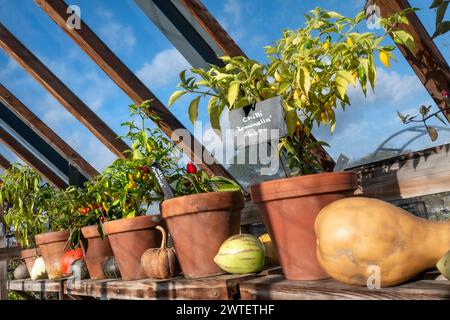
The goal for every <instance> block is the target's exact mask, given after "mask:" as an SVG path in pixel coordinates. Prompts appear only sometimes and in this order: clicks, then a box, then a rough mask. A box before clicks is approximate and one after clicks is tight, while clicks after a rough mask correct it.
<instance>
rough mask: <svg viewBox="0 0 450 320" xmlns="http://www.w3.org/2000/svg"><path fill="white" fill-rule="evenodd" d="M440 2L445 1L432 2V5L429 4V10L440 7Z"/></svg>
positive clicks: (435, 0)
mask: <svg viewBox="0 0 450 320" xmlns="http://www.w3.org/2000/svg"><path fill="white" fill-rule="evenodd" d="M442 1H445V0H433V3H432V4H431V6H430V9H434V8H437V7H439V6H440V5H442Z"/></svg>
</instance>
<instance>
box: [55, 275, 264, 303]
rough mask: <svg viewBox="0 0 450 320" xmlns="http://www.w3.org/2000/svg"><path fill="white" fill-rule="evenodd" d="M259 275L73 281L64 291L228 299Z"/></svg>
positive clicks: (110, 296)
mask: <svg viewBox="0 0 450 320" xmlns="http://www.w3.org/2000/svg"><path fill="white" fill-rule="evenodd" d="M255 277H256V275H255V274H250V275H223V276H217V277H211V278H203V279H195V280H189V279H185V278H182V277H178V278H173V279H169V280H154V279H145V280H134V281H123V280H111V279H109V280H96V281H92V280H83V281H81V282H80V284H79V285H78V286H77V284H76V283H75V282H72V281H71V280H69V281H66V282H65V283H64V293H65V294H68V295H84V296H93V297H96V298H102V299H126V300H128V299H133V300H140V299H165V300H167V299H171V300H172V299H214V300H228V299H237V298H239V283H240V282H242V281H245V280H249V279H253V278H255Z"/></svg>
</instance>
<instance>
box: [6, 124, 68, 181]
mask: <svg viewBox="0 0 450 320" xmlns="http://www.w3.org/2000/svg"><path fill="white" fill-rule="evenodd" d="M0 141H2V142H3V143H4V144H5V145H7V146H8V147H9V148H10V149H11V150H12V151H14V153H15V154H17V155H18V156H19V157H20V158H21V159H22V160H23V161H25V162H26V163H28V164H29V165H30V166H31V167H33V168H34V169H35V170H36V171H37V172H38V173H39V174H40V175H41V176H42V177H44V179H46V180H47V181H48V182H49V183H50V184H52V185H53V186H55V187H58V188H65V187H67V183H66V182H64V181H63V180H62V179H61V178H60V177H59V176H58V175H56V174H55V173H54V172H53V171H52V170H51V169H50V168H49V167H48V166H47V165H46V164H45V163H44V162H42V161H41V160H40V159H39V158H37V157H36V156H35V155H34V154H33V153H31V152H30V151H29V150H28V149H27V148H25V147H24V146H23V145H22V144H20V142H19V141H17V140H16V139H15V138H14V137H13V136H12V135H10V134H9V133H8V132H7V131H6V130H5V129H3V128H2V127H0Z"/></svg>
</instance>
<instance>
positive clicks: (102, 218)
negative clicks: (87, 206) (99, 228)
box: [100, 214, 106, 223]
mask: <svg viewBox="0 0 450 320" xmlns="http://www.w3.org/2000/svg"><path fill="white" fill-rule="evenodd" d="M105 220H106V219H105V216H104V215H103V214H102V216H101V217H100V221H101V222H102V223H104V222H105Z"/></svg>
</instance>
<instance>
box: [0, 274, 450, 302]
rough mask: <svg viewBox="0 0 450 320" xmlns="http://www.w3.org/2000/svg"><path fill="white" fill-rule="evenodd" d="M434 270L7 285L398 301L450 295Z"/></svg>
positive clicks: (138, 296)
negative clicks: (372, 276)
mask: <svg viewBox="0 0 450 320" xmlns="http://www.w3.org/2000/svg"><path fill="white" fill-rule="evenodd" d="M437 275H438V272H437V271H435V270H432V271H427V272H424V273H422V274H420V275H418V276H417V277H416V278H414V279H413V280H411V281H410V282H408V283H405V284H403V285H400V286H395V287H389V288H382V289H378V290H377V289H374V290H370V289H368V288H366V287H357V286H350V285H346V284H343V283H340V282H337V281H335V280H333V279H326V280H319V281H290V280H286V279H285V278H284V276H283V275H282V271H281V268H280V267H272V268H268V269H265V270H263V271H262V272H260V273H258V274H254V273H253V274H245V275H230V274H228V275H221V276H216V277H210V278H202V279H185V278H183V277H177V278H173V279H168V280H156V279H143V280H133V281H124V280H122V279H105V280H82V281H79V282H78V283H77V282H76V281H75V280H74V279H71V278H61V279H55V280H37V281H32V280H30V279H27V280H11V281H8V290H13V291H33V292H41V293H44V292H57V293H58V294H59V297H60V299H64V298H66V297H70V298H72V299H85V298H88V297H89V298H96V299H103V300H107V299H123V300H174V299H185V300H236V299H243V300H325V299H326V300H330V299H331V300H343V299H346V300H347V299H357V300H386V299H389V300H391V299H392V300H398V299H432V300H440V299H450V281H447V280H443V281H440V280H432V279H435V278H436V276H437Z"/></svg>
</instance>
